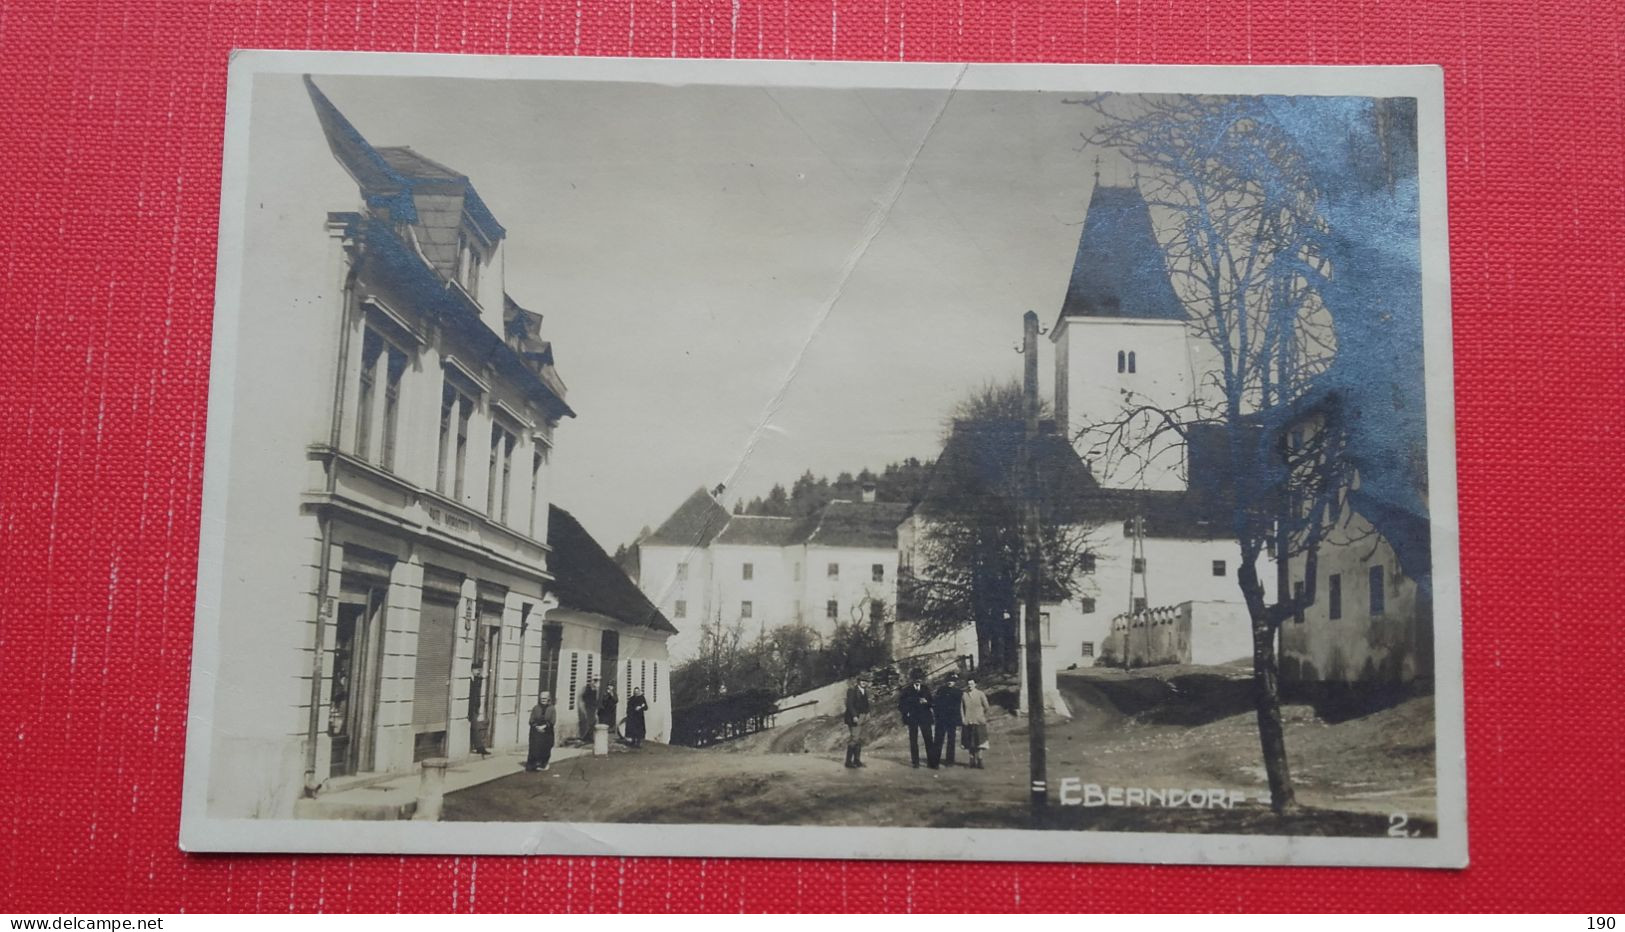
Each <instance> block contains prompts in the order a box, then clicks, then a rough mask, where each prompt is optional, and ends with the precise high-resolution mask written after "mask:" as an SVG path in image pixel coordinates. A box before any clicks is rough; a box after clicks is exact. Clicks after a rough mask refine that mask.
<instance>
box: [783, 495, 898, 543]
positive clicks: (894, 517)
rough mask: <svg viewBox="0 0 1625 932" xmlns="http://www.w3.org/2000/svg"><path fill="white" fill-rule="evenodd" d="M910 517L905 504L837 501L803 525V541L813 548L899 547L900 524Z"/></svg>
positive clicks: (826, 506)
mask: <svg viewBox="0 0 1625 932" xmlns="http://www.w3.org/2000/svg"><path fill="white" fill-rule="evenodd" d="M906 517H908V505H907V504H905V503H902V502H849V501H844V500H841V499H836V500H835V501H832V502H830V503H829V504H827V505H825V506H824V507H823V508H822V509H820V510H819V511H818V512H817V513H816V514H814V515H813V516H812V518H811V520H809V521H807V522H803V534H802V535H801V538H800V539H801V541H802V542H805V543H806V544H808V545H809V546H814V547H865V548H869V549H874V550H885V549H887V548H893V547H896V546H897V525H899V524H901V523H903V519H904V518H906Z"/></svg>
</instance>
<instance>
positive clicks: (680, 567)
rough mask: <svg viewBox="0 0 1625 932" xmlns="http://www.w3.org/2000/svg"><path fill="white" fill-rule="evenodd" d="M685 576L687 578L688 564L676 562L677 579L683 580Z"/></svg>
mask: <svg viewBox="0 0 1625 932" xmlns="http://www.w3.org/2000/svg"><path fill="white" fill-rule="evenodd" d="M687 578H688V564H687V563H679V564H677V581H678V582H682V581H683V580H685V579H687Z"/></svg>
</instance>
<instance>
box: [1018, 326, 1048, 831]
mask: <svg viewBox="0 0 1625 932" xmlns="http://www.w3.org/2000/svg"><path fill="white" fill-rule="evenodd" d="M1021 323H1022V344H1021V347H1022V348H1021V351H1022V354H1023V360H1022V361H1023V362H1024V363H1025V366H1024V371H1023V373H1022V374H1023V378H1022V402H1023V405H1024V407H1025V413H1026V419H1027V424H1026V431H1025V432H1024V435H1023V443H1022V462H1021V480H1022V481H1021V491H1022V495H1021V498H1022V502H1021V505H1022V509H1021V511H1022V532H1023V537H1024V538H1025V541H1026V550H1027V572H1026V583H1027V587H1026V589H1027V591H1026V593H1025V601H1026V611H1025V612H1023V614H1024V615H1025V616H1026V617H1025V618H1024V619H1023V629H1022V630H1023V633H1024V637H1023V640H1024V641H1026V647H1027V649H1026V662H1027V759H1028V761H1029V763H1030V766H1031V771H1032V775H1031V776H1032V786H1031V790H1032V811H1033V819H1034V820H1035V821H1037V820H1040V819H1042V818H1043V813H1044V809H1045V807H1046V806H1047V805H1048V803H1049V785H1048V783H1047V780H1046V776H1045V772H1046V769H1047V768H1046V762H1045V760H1044V679H1043V666H1044V644H1043V630H1042V625H1041V623H1040V622H1041V614H1040V611H1041V602H1042V594H1043V580H1042V573H1043V560H1042V557H1041V552H1040V548H1041V547H1042V546H1043V536H1042V534H1041V533H1040V530H1039V526H1038V520H1039V519H1038V494H1039V489H1038V456H1037V453H1038V315H1037V314H1035V313H1033V312H1032V311H1028V312H1027V313H1026V315H1025V316H1023V317H1022V319H1021Z"/></svg>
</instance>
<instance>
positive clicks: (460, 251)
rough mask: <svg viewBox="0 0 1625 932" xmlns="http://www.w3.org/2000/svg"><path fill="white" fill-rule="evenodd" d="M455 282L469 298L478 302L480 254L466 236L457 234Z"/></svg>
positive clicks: (465, 234)
mask: <svg viewBox="0 0 1625 932" xmlns="http://www.w3.org/2000/svg"><path fill="white" fill-rule="evenodd" d="M457 281H458V283H459V284H461V285H462V286H463V290H464V291H467V292H468V293H469V295H470V296H473V297H475V299H476V300H478V295H479V287H480V253H479V250H477V249H475V248H474V243H473V242H472V241H471V240H470V239H469V237H468V234H467V233H466V232H464V233H458V234H457Z"/></svg>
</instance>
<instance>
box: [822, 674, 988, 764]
mask: <svg viewBox="0 0 1625 932" xmlns="http://www.w3.org/2000/svg"><path fill="white" fill-rule="evenodd" d="M869 688H870V686H869V682H868V680H867V679H866V678H864V677H863V676H859V677H857V678H856V679H854V680H853V682H852V685H851V686H850V687H849V688H848V689H847V691H846V713H845V715H844V717H843V721H845V722H846V727H847V741H846V766H847V767H848V768H856V767H862V766H864V763H863V726H864V723H866V722H867V721H868V720H869V712H870V706H871V703H870V697H869ZM987 710H988V702H987V694H986V693H984V692H982V691H981V690H980V689H977V688H976V680H975V679H974V678H970V679H967V680H966V681H965V685H964V687H963V688H961V687H960V685H959V673H958V672H957V671H955V672H951V673H949V674H948V676H947V677H946V678H945V679H944V681H943V683H942V685H940V686H938V687H937V688H936V689H935V690H934V691H933V690H932V689H931V688H930V687H929V686H927V685H926V683H925V671H923V670H920V669H917V668H916V669H915V670H913V671H911V672H910V673H909V678H908V685H907V686H904V687H903V688H902V689H901V690H900V691H899V692H898V693H897V711H898V713H899V714H900V715H901V716H902V717H903V724H904V725H906V726H908V752H909V758H910V760H911V761H912V763H913V765H914V766H915V767H918V766H920V746H921V745H922V744H923V745H924V746H925V760H926V766H927V767H930V768H931V769H932V770H936V769H937V768H939V767H940V766H942V765H943V764H948V765H949V766H952V765H953V764H954V763H955V761H954V757H955V749H956V748H957V747H963V748H964V749H965V751H966V753H967V754H968V756H969V758H970V760H969V766H971V767H978V768H979V767H981V766H982V752H983V751H985V750H987V746H988V742H987ZM956 739H957V741H956Z"/></svg>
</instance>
